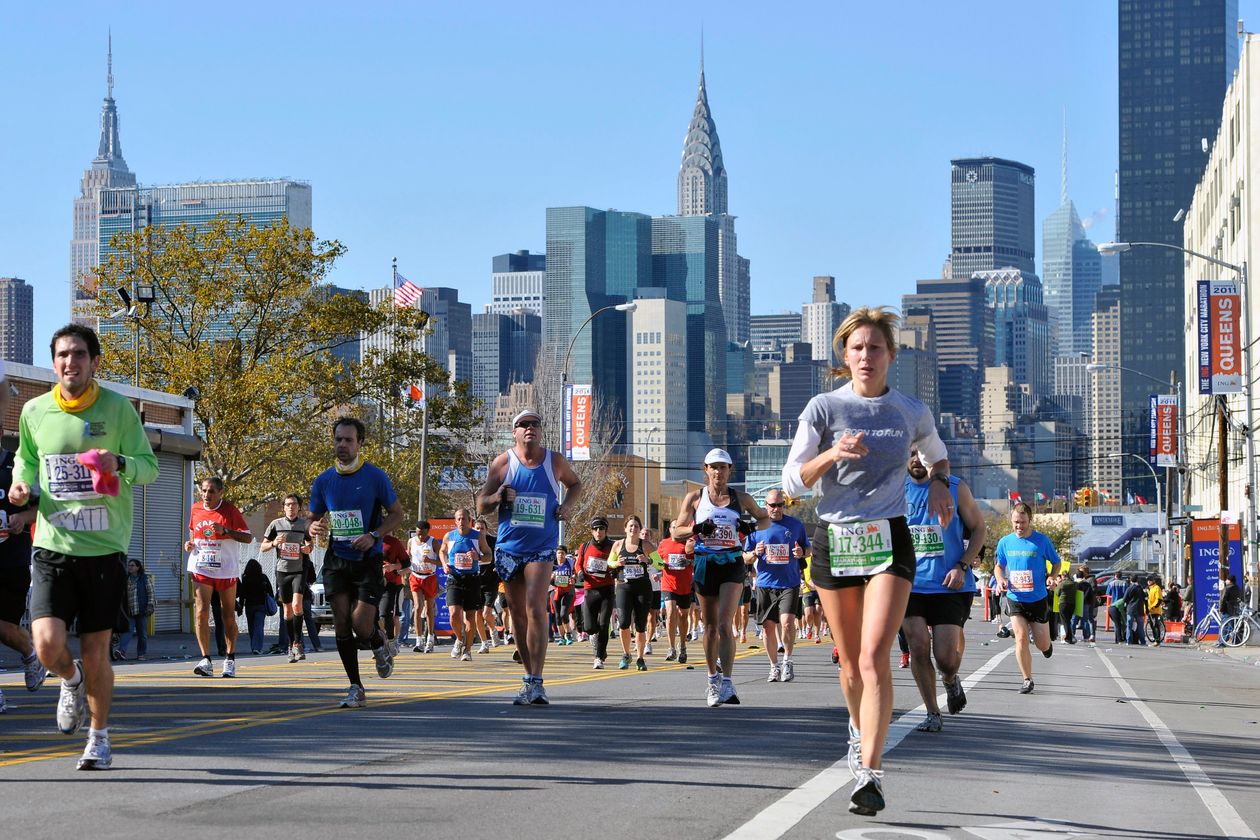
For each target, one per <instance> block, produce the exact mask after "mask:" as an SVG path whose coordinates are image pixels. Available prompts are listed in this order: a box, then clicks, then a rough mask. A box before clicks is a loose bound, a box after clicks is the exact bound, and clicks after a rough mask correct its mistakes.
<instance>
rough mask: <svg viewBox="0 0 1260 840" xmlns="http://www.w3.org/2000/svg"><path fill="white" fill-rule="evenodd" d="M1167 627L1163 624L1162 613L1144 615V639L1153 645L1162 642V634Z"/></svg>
mask: <svg viewBox="0 0 1260 840" xmlns="http://www.w3.org/2000/svg"><path fill="white" fill-rule="evenodd" d="M1166 632H1167V628H1166V627H1165V626H1164V617H1163V616H1162V615H1148V616H1147V617H1146V640H1147V641H1148V642H1150V643H1151V644H1153V645H1162V644H1163V643H1164V634H1165V633H1166Z"/></svg>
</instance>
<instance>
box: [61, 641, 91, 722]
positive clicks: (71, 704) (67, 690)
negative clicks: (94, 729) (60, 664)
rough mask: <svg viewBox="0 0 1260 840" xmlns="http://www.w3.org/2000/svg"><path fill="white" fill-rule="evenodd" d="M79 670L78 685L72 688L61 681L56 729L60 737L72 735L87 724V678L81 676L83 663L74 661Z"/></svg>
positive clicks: (78, 660)
mask: <svg viewBox="0 0 1260 840" xmlns="http://www.w3.org/2000/svg"><path fill="white" fill-rule="evenodd" d="M74 664H75V667H76V668H78V669H79V684H78V685H77V686H75V687H74V688H71V687H70V686H68V685H66V681H65V680H62V681H61V696H60V697H58V698H57V728H58V729H59V730H61V734H62V735H73V734H74V733H76V732H78V731H79V727H81V726H83V725H84V724H85V723H87V716H88V710H87V677H86V676H85V675H84V674H83V661H82V660H80V659H76V660H74Z"/></svg>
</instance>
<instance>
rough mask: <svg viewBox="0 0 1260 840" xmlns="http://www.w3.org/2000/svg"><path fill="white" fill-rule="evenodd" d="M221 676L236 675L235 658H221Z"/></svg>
mask: <svg viewBox="0 0 1260 840" xmlns="http://www.w3.org/2000/svg"><path fill="white" fill-rule="evenodd" d="M223 676H224V677H227V678H229V679H230V678H232V677H235V676H236V660H235V659H224V660H223Z"/></svg>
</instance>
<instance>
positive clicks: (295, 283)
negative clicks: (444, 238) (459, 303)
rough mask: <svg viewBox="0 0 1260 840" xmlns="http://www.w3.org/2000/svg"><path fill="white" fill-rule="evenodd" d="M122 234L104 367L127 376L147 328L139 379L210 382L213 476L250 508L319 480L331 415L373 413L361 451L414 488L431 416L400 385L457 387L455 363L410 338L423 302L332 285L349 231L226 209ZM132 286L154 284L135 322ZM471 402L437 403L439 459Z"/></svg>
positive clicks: (207, 450)
mask: <svg viewBox="0 0 1260 840" xmlns="http://www.w3.org/2000/svg"><path fill="white" fill-rule="evenodd" d="M110 244H111V253H110V254H109V256H108V258H107V259H106V260H105V261H104V262H103V263H102V264H101V265H100V266H99V267H97V269H96V271H95V274H96V276H97V278H98V279H97V284H96V294H97V314H99V315H100V316H101V317H102V319H103V321H102V330H101V343H102V346H103V349H104V359H103V362H102V375H103V376H104V377H105V378H113V379H116V380H120V381H131V379H132V377H133V375H134V371H135V364H136V355H135V354H136V352H137V348H136V346H135V337H136V332H135V331H136V330H138V336H139V384H140V385H141V386H143V387H146V388H152V389H155V390H160V391H167V392H173V393H181V392H183V391H184V390H185V389H186V388H187V387H189V386H195V387H196V388H197V389H198V390H199V391H200V397H199V398H198V400H197V401H196V407H195V409H194V416H195V420H196V426H197V431H198V433H199V434H201V435H202V437H203V439H204V441H205V444H204V449H203V452H202V461H201V472H202V474H203V475H216V476H219V477H220V478H222V479H223V480H224V481H225V482H227V483H228V485H229V488H230V494H231V497H232V499H233V500H234V501H235V502H236V504H237V505H239V506H240V507H241V508H242V510H246V511H249V510H252V509H254V508H256V507H258V506H260V505H262V504H264V503H266V502H267V501H269V500H271V499H275V498H278V497H279V496H281V495H283V494H284V493H286V492H290V491H294V490H298V491H301V490H303V489H304V488H309V487H310V482H311V479H312V478H313V477H314V476H315V475H317V474H318V473H319V472H320V471H321V470H323V469H325V468H326V467H327V466H328V464H329V463H331V460H332V442H331V441H332V434H331V423H332V419H333V418H334V417H336V416H338V415H341V414H350V415H357V416H359V417H360V418H361V419H364V420H365V422H369V421H370V422H369V425H372V426H373V428H374V431H375V432H376V434H373V435H369V440H368V442H367V446H366V452H365V455H366V456H367V457H369V458H373V459H382V458H383V459H384V461H385V465H386V466H387V469H388V470H389V471H391V477H392V478H394V480H395V481H396V482H398V483H399V484H400V485H402V486H403V487H404V488H407V487H408V486H409V485H408V482H410V486H413V487H418V481H419V473H418V468H416V467H413V463H415V464H418V460H419V453H418V451H412V450H418V448H419V446H418V444H419V439H420V433H419V424H420V418H421V414H420V412H418V411H409V410H407V408H406V405H405V400H404V397H403V393H404V391H405V388H406V387H407V386H408V385H409V384H411V383H418V382H421V381H429V382H445V380H446V378H447V372H446V370H445V368H443V367H442V366H441V365H439V364H438V363H437V362H436V361H434V360H433V359H431V358H430V357H428V356H426V355H424V354H423V353H420V352H417V351H416V350H415V349H414V348H415V347H416V346H417V341H418V339H419V338H420V336H421V335H422V334H423V331H424V329H425V327H426V324H427V315H426V314H425V313H423V312H421V311H419V310H416V309H398V308H395V307H393V306H392V305H388V304H387V305H386V306H383V307H373V306H371V305H370V304H369V303H368V301H367V300H366V299H365V296H361V295H346V294H333V293H331V290H330V287H329V285H328V284H327V283H326V282H325V278H326V277H327V275H328V272H329V271H330V270H331V269H332V267H333V265H334V264H335V262H336V260H337V258H338V257H340V256H341V255H342V254H343V253H345V248H344V247H343V246H342V245H341V243H340V242H337V241H335V240H319V239H316V237H315V235H314V234H313V233H312V232H311V231H310V230H309V229H306V230H299V229H295V228H291V227H289V226H288V225H287V224H286V223H284V222H280V223H278V224H276V225H274V226H270V227H265V228H258V227H253V226H250V225H249V224H247V223H246V222H245V221H244V220H243V219H241V218H239V217H218V218H215V219H214V220H212V221H211V222H209V223H208V224H207V225H205V226H202V227H193V226H191V225H189V226H179V227H169V228H168V227H150V228H146V229H144V230H141V231H137V232H134V233H128V234H119V235H117V236H115V237H114V238H113V240H112V241H111V243H110ZM133 284H149V285H152V287H153V289H154V294H155V302H154V303H153V305H152V306H151V308H150V309H149V310H148V311H144V310H140V311H138V312H136V314H135V317H133V318H124V319H123V320H121V321H118V320H111V319H110V317H109V316H110V314H111V311H112V310H113V308H114V306H115V304H116V299H115V298H114V297H113V290H114V288H115V287H118V286H125V287H129V288H130V287H132V286H133ZM377 333H383V334H384V335H385V336H386V340H385V341H384V342H383V344H384V346H385V348H386V349H383V350H374V351H372V352H370V353H368V354H366V356H365V358H364V359H363V360H362V361H361V362H360V361H359V360H357V359H356V360H353V361H349V362H347V361H343V360H342V359H341V358H339V357H338V356H337V355H336V353H337V351H338V350H340V349H342V348H345V347H347V346H350V345H352V344H353V343H354V342H356V341H358V340H359V337H360V335H361V334H368V335H372V334H377ZM467 402H468V400H467V396H466V392H465V391H463V390H461V389H456V390H455V391H453V392H452V393H451V394H450V395H446V396H443V397H440V398H434V399H431V400H430V425H431V426H434V427H446V426H447V424H454V426H452V427H451V428H453V429H454V430H455V431H454V432H453V433H451V434H448V435H447V436H446V437H444V438H443V439H442V441H441V442H438V443H435V444H434V446H435V449H436V451H437V452H440V453H441V457H444V458H445V457H449V458H454V457H456V456H455V454H454V450H455V449H457V448H458V446H459V441H460V437H459V429H460V428H463V426H462V425H461V424H467V418H468V416H469V415H470V412H471V409H469V408H468V407H467V405H466V404H467ZM382 418H388V420H389V422H388V423H385V422H383V421H382ZM431 441H432V439H431ZM431 454H432V453H431ZM435 486H436V484H435Z"/></svg>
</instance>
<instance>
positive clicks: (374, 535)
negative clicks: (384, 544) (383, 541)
mask: <svg viewBox="0 0 1260 840" xmlns="http://www.w3.org/2000/svg"><path fill="white" fill-rule="evenodd" d="M368 533H369V534H370V535H371V536H372V539H374V540H380V538H381V533H380V531H369V532H368Z"/></svg>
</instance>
